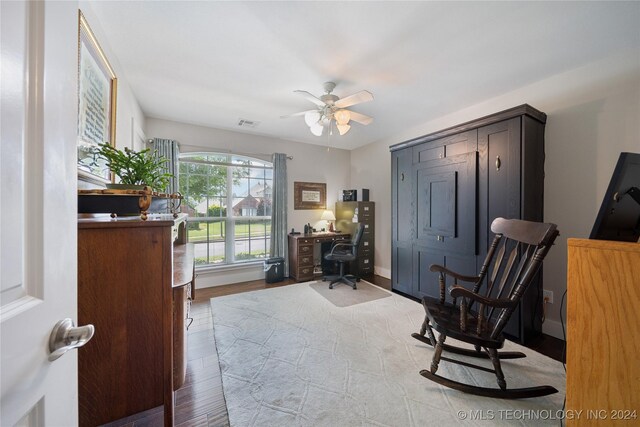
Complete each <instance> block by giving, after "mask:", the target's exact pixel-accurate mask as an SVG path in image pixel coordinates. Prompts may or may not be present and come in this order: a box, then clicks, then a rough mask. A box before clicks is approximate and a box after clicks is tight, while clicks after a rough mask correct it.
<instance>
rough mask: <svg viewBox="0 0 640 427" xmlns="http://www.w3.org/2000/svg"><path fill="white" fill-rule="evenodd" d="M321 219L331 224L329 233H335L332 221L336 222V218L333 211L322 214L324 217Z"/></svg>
mask: <svg viewBox="0 0 640 427" xmlns="http://www.w3.org/2000/svg"><path fill="white" fill-rule="evenodd" d="M320 219H321V220H324V221H327V223H328V224H329V231H333V223H332V222H331V221H335V220H336V216H335V215H334V214H333V211H330V210H326V211H324V212H322V216H321V217H320Z"/></svg>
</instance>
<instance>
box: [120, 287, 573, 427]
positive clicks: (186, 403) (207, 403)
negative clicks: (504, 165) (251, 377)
mask: <svg viewBox="0 0 640 427" xmlns="http://www.w3.org/2000/svg"><path fill="white" fill-rule="evenodd" d="M366 280H367V281H369V282H371V283H374V284H376V285H378V286H380V287H382V288H384V289H388V290H391V281H390V280H389V279H385V278H384V277H381V276H376V275H374V276H370V277H367V278H366ZM294 283H297V282H296V281H294V280H291V279H286V280H284V281H282V282H279V283H272V284H269V283H266V282H265V281H264V280H254V281H251V282H243V283H234V284H232V285H224V286H216V287H213V288H204V289H197V290H196V300H194V301H193V304H192V306H191V313H192V317H193V324H192V325H191V326H190V327H189V333H188V346H189V348H188V353H187V354H188V363H187V377H186V381H185V384H184V385H183V386H182V388H180V389H179V390H178V391H177V392H176V396H175V399H176V407H175V421H176V426H180V427H187V426H197V427H201V426H210V427H218V426H220V427H224V426H229V417H228V415H227V407H226V403H225V400H224V394H223V392H222V377H221V374H220V367H219V365H218V353H217V350H216V343H215V339H214V336H213V318H212V316H211V305H210V304H209V299H210V298H214V297H218V296H224V295H232V294H238V293H242V292H249V291H256V290H259V289H270V288H277V287H280V286H287V285H291V284H294ZM527 347H529V348H531V349H532V350H535V351H537V352H539V353H542V354H544V355H546V356H549V357H551V358H552V359H555V360H558V361H561V357H562V355H563V350H564V341H562V340H559V339H557V338H554V337H551V336H549V335H544V334H543V335H542V336H541V337H539V338H538V339H536V340H533V342H531V343H530V344H529V345H528V346H527ZM162 425H163V411H162V407H161V406H160V407H158V408H155V409H150V410H148V411H145V412H143V413H140V414H136V415H133V416H130V417H127V418H124V419H121V420H118V421H114V422H112V423H109V424H107V426H109V427H142V426H144V427H155V426H158V427H161V426H162Z"/></svg>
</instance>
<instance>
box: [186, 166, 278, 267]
mask: <svg viewBox="0 0 640 427" xmlns="http://www.w3.org/2000/svg"><path fill="white" fill-rule="evenodd" d="M179 164H180V172H179V191H180V193H182V195H183V197H184V199H183V202H182V207H181V209H182V212H183V213H186V214H187V215H188V222H187V224H188V234H189V242H191V243H193V244H194V247H195V258H196V265H197V266H198V268H203V267H206V266H216V265H225V264H238V263H246V262H251V261H257V260H263V259H264V258H267V257H268V256H269V247H270V244H271V196H272V193H273V191H272V187H273V166H272V164H271V163H270V162H266V161H263V160H259V159H254V158H250V157H245V156H238V155H231V154H219V153H183V154H181V155H180V159H179Z"/></svg>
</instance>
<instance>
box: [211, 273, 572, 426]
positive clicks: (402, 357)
mask: <svg viewBox="0 0 640 427" xmlns="http://www.w3.org/2000/svg"><path fill="white" fill-rule="evenodd" d="M312 285H313V283H301V284H296V285H290V286H284V287H279V288H273V289H267V290H260V291H255V292H248V293H243V294H237V295H230V296H225V297H218V298H213V299H211V307H212V311H213V324H214V333H215V339H216V345H217V348H218V353H219V356H220V357H219V359H220V368H221V372H222V381H223V389H224V394H225V399H226V402H227V408H228V411H229V419H230V422H231V425H232V426H238V427H240V426H242V427H244V426H426V425H436V426H438V425H439V426H449V425H456V424H462V425H484V426H494V425H527V426H529V425H543V424H547V425H558V424H559V421H558V419H557V417H555V414H556V411H559V410H560V409H561V408H562V402H563V398H564V394H565V373H564V370H563V368H562V365H561V364H560V363H559V362H556V361H554V360H552V359H550V358H548V357H546V356H543V355H541V354H538V353H535V352H533V351H531V350H528V349H526V348H523V347H521V346H519V345H516V344H513V343H509V342H508V343H507V344H506V345H505V348H506V349H508V350H519V351H523V352H524V353H526V354H527V355H528V357H527V358H524V359H518V360H505V361H504V362H503V370H504V373H505V377H506V380H507V385H508V386H509V387H529V386H534V385H543V384H549V385H552V386H554V387H556V388H557V389H558V390H559V391H560V392H559V393H557V394H554V395H551V396H546V397H542V398H535V399H526V400H497V399H490V398H483V397H476V396H471V395H468V394H463V393H460V392H457V391H455V390H451V389H448V388H445V387H442V386H440V385H438V384H435V383H433V382H431V381H429V380H427V379H425V378H423V377H421V376H420V375H419V374H418V372H419V371H420V370H421V369H425V368H427V367H428V366H429V364H430V361H431V357H432V355H433V349H432V348H431V347H429V346H426V345H424V344H422V343H420V342H418V341H416V340H415V339H413V338H411V333H412V332H416V331H417V330H418V329H419V327H420V324H421V323H422V320H423V318H424V311H423V308H422V306H421V305H420V304H418V303H416V302H415V301H411V300H409V299H407V298H404V297H401V296H399V295H396V294H391V293H389V295H390V296H389V297H387V298H380V299H376V300H373V301H368V302H366V303H361V304H355V305H350V306H348V307H337V306H336V305H334V304H333V303H332V302H330V301H328V300H327V299H326V298H325V297H324V296H322V295H321V294H320V293H318V292H317V291H315V290H314V288H313V287H312ZM347 290H348V291H349V292H352V293H354V294H358V291H353V290H352V289H350V288H347ZM383 292H385V291H383ZM362 295H364V294H362ZM447 342H451V343H455V340H452V339H451V340H447ZM469 361H472V362H475V363H479V364H486V366H487V367H490V366H489V365H490V362H489V361H478V360H477V359H474V360H469ZM438 373H439V374H441V375H445V376H448V377H449V378H451V379H453V380H456V381H461V382H468V383H472V384H474V383H475V384H478V385H481V386H485V387H496V383H495V377H494V375H493V374H489V373H485V372H480V371H476V370H472V369H470V368H465V367H463V366H460V365H456V364H452V363H448V362H446V361H443V362H441V364H440V369H439V371H438ZM523 411H524V412H523ZM523 414H526V416H528V417H529V418H528V419H522V418H523ZM532 417H536V418H532Z"/></svg>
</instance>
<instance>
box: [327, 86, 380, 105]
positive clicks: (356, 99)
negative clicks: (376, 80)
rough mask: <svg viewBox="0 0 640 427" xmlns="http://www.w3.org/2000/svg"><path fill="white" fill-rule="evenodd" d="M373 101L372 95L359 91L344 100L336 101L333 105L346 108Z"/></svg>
mask: <svg viewBox="0 0 640 427" xmlns="http://www.w3.org/2000/svg"><path fill="white" fill-rule="evenodd" d="M369 101H373V95H372V94H371V92H369V91H366V90H361V91H360V92H357V93H354V94H353V95H349V96H347V97H345V98H342V99H339V100H337V101H336V102H335V103H334V104H333V105H335V106H336V107H338V108H346V107H350V106H352V105H356V104H362V103H363V102H369Z"/></svg>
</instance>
